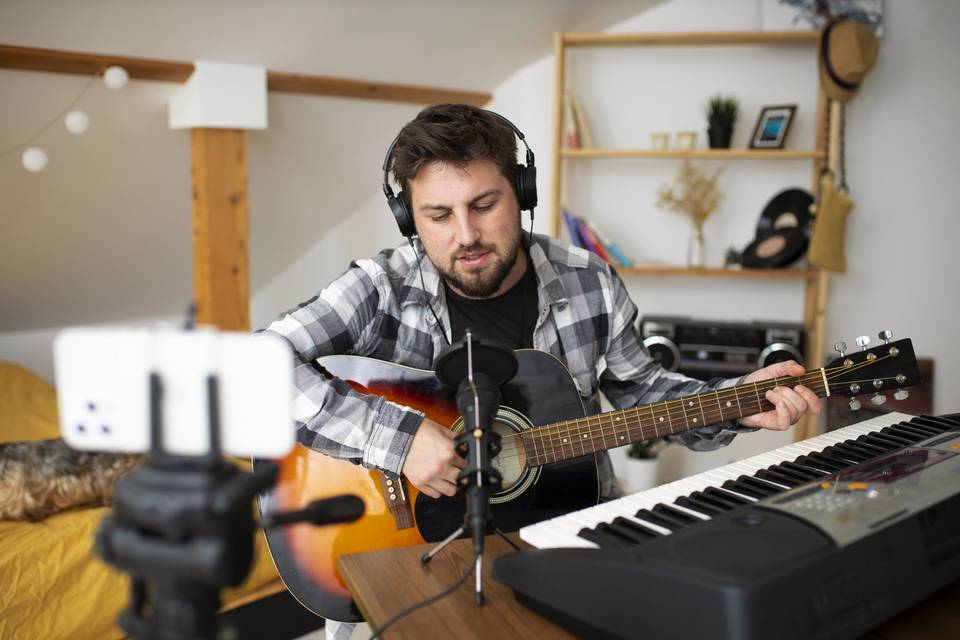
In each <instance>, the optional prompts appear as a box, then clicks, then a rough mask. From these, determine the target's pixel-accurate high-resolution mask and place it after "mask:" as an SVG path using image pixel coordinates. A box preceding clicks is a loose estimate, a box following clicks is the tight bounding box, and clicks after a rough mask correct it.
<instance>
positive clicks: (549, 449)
mask: <svg viewBox="0 0 960 640" xmlns="http://www.w3.org/2000/svg"><path fill="white" fill-rule="evenodd" d="M893 379H894V377H892V376H891V377H889V378H869V379H865V380H856V381H851V382H850V383H851V384H853V383H861V382H872V381H873V380H893ZM754 404H756V403H754ZM758 408H759V407H758ZM758 413H759V411H758ZM748 415H753V414H748ZM593 417H596V416H593ZM719 421H722V416H721V420H718V422H719ZM711 424H714V423H711ZM649 428H650V426H649V425H648V426H646V427H645V426H643V424H642V423H641V424H639V425H635V426H628V427H627V429H626V432H625V435H628V436H629V437H630V438H631V441H630V442H625V443H623V444H616V445H615V446H612V447H611V446H606V436H601V440H600V443H601V445H602V446H601V447H600V448H594V449H593V450H590V451H586V452H584V453H574V455H569V456H568V455H566V453H565V448H570V449H575V448H576V442H579V440H575V441H574V442H572V443H562V444H559V445H556V440H555V439H552V440H546V441H545V440H543V439H540V440H539V442H538V444H539V445H540V448H541V449H543V453H542V454H537V455H535V456H529V455H526V454H525V453H524V454H521V453H516V454H506V455H504V454H502V453H501V454H500V455H498V456H497V458H498V459H500V460H513V459H514V458H517V459H519V458H521V457H523V458H531V457H534V458H539V457H546V455H547V454H553V455H554V456H555V460H552V461H551V460H545V461H544V463H543V464H550V463H551V462H557V461H560V460H568V459H572V458H577V457H580V456H584V455H590V454H593V453H597V452H599V451H605V450H607V449H615V448H617V447H621V446H627V445H628V444H633V442H634V441H633V440H632V438H633V437H634V436H635V435H638V434H637V432H638V431H639V435H640V436H641V439H643V437H642V436H646V437H647V438H652V437H662V436H650V435H647V434H646V433H644V431H645V430H648V429H649ZM681 433H682V432H681ZM522 435H523V432H521V433H513V434H508V435H506V436H503V437H502V439H507V438H512V437H514V436H522ZM665 435H671V434H665ZM597 441H598V440H597V438H594V437H593V436H592V430H591V438H590V440H589V442H590V443H591V444H596V443H597ZM558 451H559V453H557V452H558ZM535 466H539V465H535Z"/></svg>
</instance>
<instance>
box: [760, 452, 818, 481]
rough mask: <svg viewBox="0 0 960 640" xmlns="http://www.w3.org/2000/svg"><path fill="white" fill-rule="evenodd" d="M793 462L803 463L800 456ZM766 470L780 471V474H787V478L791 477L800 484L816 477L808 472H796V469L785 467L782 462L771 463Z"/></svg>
mask: <svg viewBox="0 0 960 640" xmlns="http://www.w3.org/2000/svg"><path fill="white" fill-rule="evenodd" d="M794 464H799V465H802V464H803V461H802V460H801V459H800V458H797V459H796V460H795V461H794ZM767 470H768V471H773V472H775V473H781V474H783V475H785V476H787V477H788V478H793V479H794V480H796V481H797V482H799V483H801V484H802V483H804V482H809V481H810V480H812V479H813V478H815V477H816V476H814V475H811V474H809V473H803V474H801V473H797V472H796V471H793V470H791V469H787V468H786V467H784V466H783V464H775V465H773V466H772V467H767Z"/></svg>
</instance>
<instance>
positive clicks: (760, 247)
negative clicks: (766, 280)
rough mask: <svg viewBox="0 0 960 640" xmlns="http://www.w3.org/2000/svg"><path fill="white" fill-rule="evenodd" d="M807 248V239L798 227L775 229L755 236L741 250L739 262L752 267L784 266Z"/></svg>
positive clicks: (769, 267)
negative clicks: (741, 254) (763, 234)
mask: <svg viewBox="0 0 960 640" xmlns="http://www.w3.org/2000/svg"><path fill="white" fill-rule="evenodd" d="M806 250H807V239H806V237H804V233H803V231H801V230H800V229H798V228H795V227H793V228H785V229H776V230H774V231H771V232H769V233H768V234H767V235H766V236H764V237H761V238H757V239H755V240H754V241H753V242H751V243H750V244H749V245H747V248H746V249H744V250H743V256H742V257H741V264H743V266H744V267H747V268H752V269H771V268H776V267H785V266H787V265H789V264H790V263H792V262H794V261H796V260H797V259H798V258H800V257H801V256H802V255H803V252H804V251H806Z"/></svg>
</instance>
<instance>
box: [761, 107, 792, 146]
mask: <svg viewBox="0 0 960 640" xmlns="http://www.w3.org/2000/svg"><path fill="white" fill-rule="evenodd" d="M796 110H797V105H795V104H779V105H772V106H767V107H763V108H762V109H760V116H759V117H758V118H757V124H756V126H755V127H754V128H753V135H751V136H750V148H751V149H782V148H783V145H784V143H785V142H786V140H787V134H788V133H790V125H791V124H792V123H793V115H794V113H795V112H796Z"/></svg>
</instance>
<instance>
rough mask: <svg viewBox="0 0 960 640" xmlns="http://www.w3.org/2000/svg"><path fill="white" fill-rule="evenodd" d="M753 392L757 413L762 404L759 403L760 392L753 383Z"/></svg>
mask: <svg viewBox="0 0 960 640" xmlns="http://www.w3.org/2000/svg"><path fill="white" fill-rule="evenodd" d="M753 392H754V393H755V394H757V410H758V411H759V410H760V409H761V408H762V407H763V403H762V402H761V401H760V390H759V389H758V388H757V383H756V382H754V383H753Z"/></svg>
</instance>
